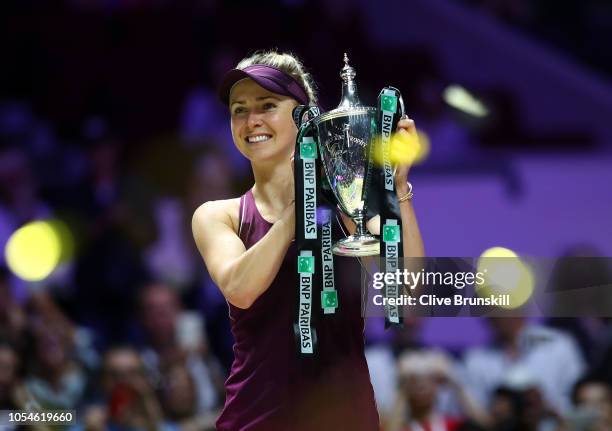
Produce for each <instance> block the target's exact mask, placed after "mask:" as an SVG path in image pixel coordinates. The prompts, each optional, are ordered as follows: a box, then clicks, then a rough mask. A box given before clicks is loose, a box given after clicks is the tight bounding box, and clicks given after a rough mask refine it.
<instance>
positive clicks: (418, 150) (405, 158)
mask: <svg viewBox="0 0 612 431" xmlns="http://www.w3.org/2000/svg"><path fill="white" fill-rule="evenodd" d="M372 144H373V145H374V151H373V153H372V155H373V161H374V163H376V164H377V165H378V166H382V165H383V147H382V141H381V140H380V139H375V140H374V141H373V142H372ZM429 152H430V141H429V136H428V135H427V133H425V132H424V131H423V130H420V129H417V132H416V134H410V133H408V132H406V131H400V132H398V133H394V134H393V135H392V136H391V139H390V141H389V160H390V161H391V164H393V165H404V164H406V165H417V164H419V163H422V162H423V161H424V160H425V159H426V158H427V156H428V155H429Z"/></svg>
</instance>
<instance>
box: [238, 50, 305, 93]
mask: <svg viewBox="0 0 612 431" xmlns="http://www.w3.org/2000/svg"><path fill="white" fill-rule="evenodd" d="M253 64H265V65H267V66H272V67H275V68H277V69H280V70H282V71H283V72H285V73H287V74H288V75H290V76H291V77H292V78H293V79H295V80H296V81H297V82H298V83H299V84H300V85H301V86H302V87H303V88H304V91H306V95H307V96H308V104H309V105H316V104H317V93H316V85H315V83H314V80H313V78H312V75H311V74H310V73H308V72H307V71H306V68H305V67H304V65H303V64H302V62H301V61H300V60H299V59H298V57H297V56H296V55H294V54H292V53H290V52H278V51H276V50H274V49H271V50H262V51H256V52H254V53H253V54H251V55H249V56H248V57H245V58H243V59H242V60H240V63H238V65H237V66H236V69H244V68H245V67H248V66H252V65H253Z"/></svg>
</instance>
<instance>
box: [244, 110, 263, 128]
mask: <svg viewBox="0 0 612 431" xmlns="http://www.w3.org/2000/svg"><path fill="white" fill-rule="evenodd" d="M247 124H248V126H249V127H250V128H254V127H258V126H261V124H262V119H261V114H260V113H259V112H251V113H249V118H248V119H247Z"/></svg>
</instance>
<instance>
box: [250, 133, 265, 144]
mask: <svg viewBox="0 0 612 431" xmlns="http://www.w3.org/2000/svg"><path fill="white" fill-rule="evenodd" d="M247 139H248V141H249V142H251V143H255V142H262V141H267V140H268V139H270V136H269V135H257V136H249V137H248V138H247Z"/></svg>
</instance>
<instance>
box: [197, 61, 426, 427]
mask: <svg viewBox="0 0 612 431" xmlns="http://www.w3.org/2000/svg"><path fill="white" fill-rule="evenodd" d="M219 96H220V98H221V100H222V101H223V102H224V103H225V104H226V105H227V106H228V108H229V110H230V116H231V129H232V136H233V140H234V144H235V145H236V147H237V148H238V149H239V150H240V152H241V153H242V154H243V155H244V156H245V157H246V158H248V159H249V160H250V162H251V167H252V169H253V176H254V178H255V184H254V185H253V188H252V189H251V190H249V191H248V192H247V193H245V194H244V195H243V196H242V197H240V198H235V199H228V200H221V201H211V202H206V203H204V204H202V205H201V206H200V207H199V208H198V209H197V210H196V212H195V214H194V216H193V223H192V227H193V235H194V239H195V241H196V244H197V246H198V249H199V250H200V253H201V254H202V257H203V259H204V262H205V264H206V267H207V268H208V271H209V273H210V275H211V277H212V278H213V280H214V282H215V283H216V285H217V286H218V288H219V289H220V290H221V292H222V293H223V295H224V296H225V298H226V299H227V302H228V306H229V315H230V320H231V327H232V333H233V335H234V339H235V344H234V362H233V364H232V369H231V372H230V376H229V378H228V379H227V381H226V382H225V388H226V400H225V406H224V408H223V411H222V413H221V415H220V417H219V419H218V420H217V429H218V430H220V431H229V430H231V431H256V430H265V431H276V430H289V429H290V430H315V429H319V430H332V429H333V430H335V429H338V430H340V429H342V430H344V429H347V430H348V429H350V430H352V431H361V430H362V431H375V430H378V429H379V421H378V414H377V412H376V405H375V402H374V394H373V390H372V385H371V384H370V379H369V374H368V368H367V364H366V361H365V356H364V340H363V319H362V318H361V304H360V293H359V290H358V289H346V288H343V287H344V286H339V289H338V296H339V298H340V299H339V302H340V303H342V304H343V306H342V309H341V310H339V312H338V313H337V314H335V315H334V317H333V319H322V321H321V322H319V326H318V334H319V339H318V353H317V357H316V359H314V360H310V359H309V360H304V359H300V356H299V354H298V352H297V350H296V346H295V340H294V333H293V318H294V307H295V304H296V297H297V291H298V289H297V286H295V265H294V264H295V260H296V251H295V246H294V243H293V239H294V234H295V207H294V205H293V202H294V182H293V169H292V165H291V158H292V156H293V151H294V146H295V140H296V136H297V128H296V126H295V124H294V122H293V117H292V111H293V108H294V107H295V106H297V105H298V104H302V105H314V104H316V95H315V92H314V85H313V83H312V78H311V77H310V75H309V74H308V73H306V72H305V71H304V68H303V66H302V64H301V63H300V62H299V60H297V58H295V57H294V56H293V55H290V54H282V53H277V52H263V53H256V54H254V55H252V56H251V57H248V58H246V59H244V60H243V61H241V62H240V63H239V64H238V66H237V68H236V69H232V70H230V71H229V72H228V73H227V74H226V76H225V77H224V79H223V81H222V85H221V87H220V90H219ZM404 127H405V128H407V129H409V130H410V132H411V133H416V132H415V130H414V125H413V124H408V123H406V124H404ZM410 127H412V128H410ZM400 171H401V170H400ZM403 172H404V178H403V181H404V184H405V182H406V178H405V175H407V169H406V170H404V171H403ZM403 205H404V206H406V205H409V202H407V203H406V204H403ZM406 208H408V207H406ZM403 211H404V209H403ZM405 211H412V210H411V209H405ZM411 215H412V218H410V217H409V215H408V214H403V216H402V217H404V216H405V217H406V219H409V218H410V220H411V223H413V225H412V228H408V229H407V230H408V231H409V232H411V235H413V236H415V237H416V238H417V241H416V242H414V244H417V246H419V245H420V244H421V242H420V236H419V234H418V229H417V228H416V222H415V221H414V217H413V214H412V213H411ZM407 255H410V254H407ZM349 287H350V286H349ZM338 334H342V336H338Z"/></svg>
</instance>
